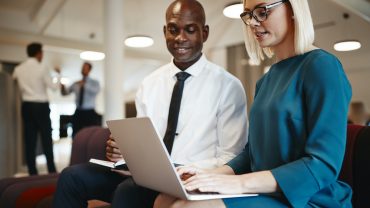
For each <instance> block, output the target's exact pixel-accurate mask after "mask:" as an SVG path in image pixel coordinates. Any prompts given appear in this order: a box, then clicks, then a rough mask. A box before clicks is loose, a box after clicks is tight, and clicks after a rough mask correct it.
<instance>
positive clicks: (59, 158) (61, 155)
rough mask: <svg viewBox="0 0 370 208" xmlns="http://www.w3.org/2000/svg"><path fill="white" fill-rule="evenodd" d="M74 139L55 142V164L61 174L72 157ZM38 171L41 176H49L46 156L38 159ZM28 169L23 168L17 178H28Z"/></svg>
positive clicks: (40, 156)
mask: <svg viewBox="0 0 370 208" xmlns="http://www.w3.org/2000/svg"><path fill="white" fill-rule="evenodd" d="M71 148H72V139H71V138H63V139H59V140H58V141H54V162H55V165H56V167H57V171H58V172H61V171H62V170H63V168H65V167H67V166H68V165H69V160H70V157H71ZM36 163H37V169H38V171H39V174H47V173H48V171H47V167H46V158H45V155H39V156H37V158H36ZM27 175H28V173H27V168H26V167H23V168H22V170H21V171H20V172H19V173H17V174H16V175H15V176H16V177H22V176H27Z"/></svg>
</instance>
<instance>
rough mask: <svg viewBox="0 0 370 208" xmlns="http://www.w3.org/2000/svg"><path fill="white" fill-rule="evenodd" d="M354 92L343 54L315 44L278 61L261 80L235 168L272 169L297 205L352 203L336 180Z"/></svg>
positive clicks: (239, 170)
mask: <svg viewBox="0 0 370 208" xmlns="http://www.w3.org/2000/svg"><path fill="white" fill-rule="evenodd" d="M351 96H352V92H351V86H350V83H349V81H348V80H347V78H346V75H345V73H344V71H343V68H342V65H341V63H340V62H339V60H338V59H337V58H336V57H335V56H333V55H331V54H329V53H327V52H325V51H323V50H321V49H316V50H313V51H310V52H307V53H305V54H303V55H298V56H294V57H291V58H288V59H285V60H282V61H280V62H278V63H276V64H274V65H273V66H272V67H271V68H270V71H269V72H268V73H267V74H265V75H264V76H263V77H262V78H261V79H260V80H259V81H258V83H257V87H256V94H255V100H254V103H253V105H252V108H251V111H250V117H249V118H250V126H249V137H248V138H249V140H248V144H247V145H246V147H245V149H244V150H243V152H242V153H241V154H240V155H238V156H237V157H236V158H234V159H233V160H232V161H230V162H229V163H228V164H227V165H229V166H230V167H231V168H232V169H233V170H234V172H235V173H236V174H243V173H248V172H255V171H262V170H271V172H272V174H273V176H274V177H275V179H276V181H277V183H278V184H279V187H280V188H281V190H282V194H283V195H284V196H285V198H286V199H287V200H288V202H289V203H290V206H293V207H305V206H313V207H316V206H318V207H351V195H352V192H351V189H350V187H349V186H348V185H347V184H345V183H343V182H340V181H338V180H337V178H338V174H339V172H340V169H341V165H342V160H343V157H344V152H345V144H346V129H347V111H348V104H349V101H350V99H351Z"/></svg>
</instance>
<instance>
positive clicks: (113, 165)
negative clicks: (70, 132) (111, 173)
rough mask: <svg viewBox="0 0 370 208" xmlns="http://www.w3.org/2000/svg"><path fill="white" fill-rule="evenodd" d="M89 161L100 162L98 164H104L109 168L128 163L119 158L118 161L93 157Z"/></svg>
mask: <svg viewBox="0 0 370 208" xmlns="http://www.w3.org/2000/svg"><path fill="white" fill-rule="evenodd" d="M89 162H90V163H94V164H98V165H102V166H106V167H109V168H116V167H118V166H120V165H124V164H126V162H125V161H124V160H119V161H118V162H111V161H106V160H98V159H94V158H91V159H90V160H89Z"/></svg>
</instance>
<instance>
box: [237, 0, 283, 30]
mask: <svg viewBox="0 0 370 208" xmlns="http://www.w3.org/2000/svg"><path fill="white" fill-rule="evenodd" d="M286 2H289V0H281V1H277V2H274V3H271V4H267V5H265V6H257V7H255V8H254V9H253V10H252V11H244V12H242V13H241V14H240V18H241V19H242V21H243V22H244V24H245V25H247V26H250V25H251V21H252V18H254V19H255V20H256V21H257V22H258V23H261V22H263V21H266V20H267V17H268V11H270V10H271V9H272V8H274V7H277V6H279V5H282V4H283V3H286ZM256 9H264V10H265V13H266V15H265V18H264V19H262V20H261V19H258V17H257V16H256V15H255V14H254V11H255V10H256ZM247 15H248V19H245V18H246V17H247Z"/></svg>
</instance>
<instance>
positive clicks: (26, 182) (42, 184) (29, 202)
mask: <svg viewBox="0 0 370 208" xmlns="http://www.w3.org/2000/svg"><path fill="white" fill-rule="evenodd" d="M109 134H110V132H109V130H108V129H106V128H102V127H99V126H94V127H88V128H84V129H82V130H81V131H79V132H78V133H77V134H76V136H75V138H74V140H73V143H72V152H71V160H70V165H75V164H79V163H86V162H88V160H89V159H90V158H91V157H94V158H97V159H102V160H105V159H106V158H105V143H106V139H107V138H108V136H109ZM58 177H59V174H57V173H55V174H48V175H38V176H28V177H21V178H5V179H1V180H0V207H4V208H5V207H7V208H8V207H9V208H11V207H15V208H18V207H19V208H21V207H22V208H24V207H27V208H28V207H35V208H36V207H37V208H40V207H51V202H52V196H53V193H54V192H55V189H56V184H57V180H58ZM103 205H106V203H100V202H96V201H94V202H93V203H91V202H89V207H96V206H103Z"/></svg>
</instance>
